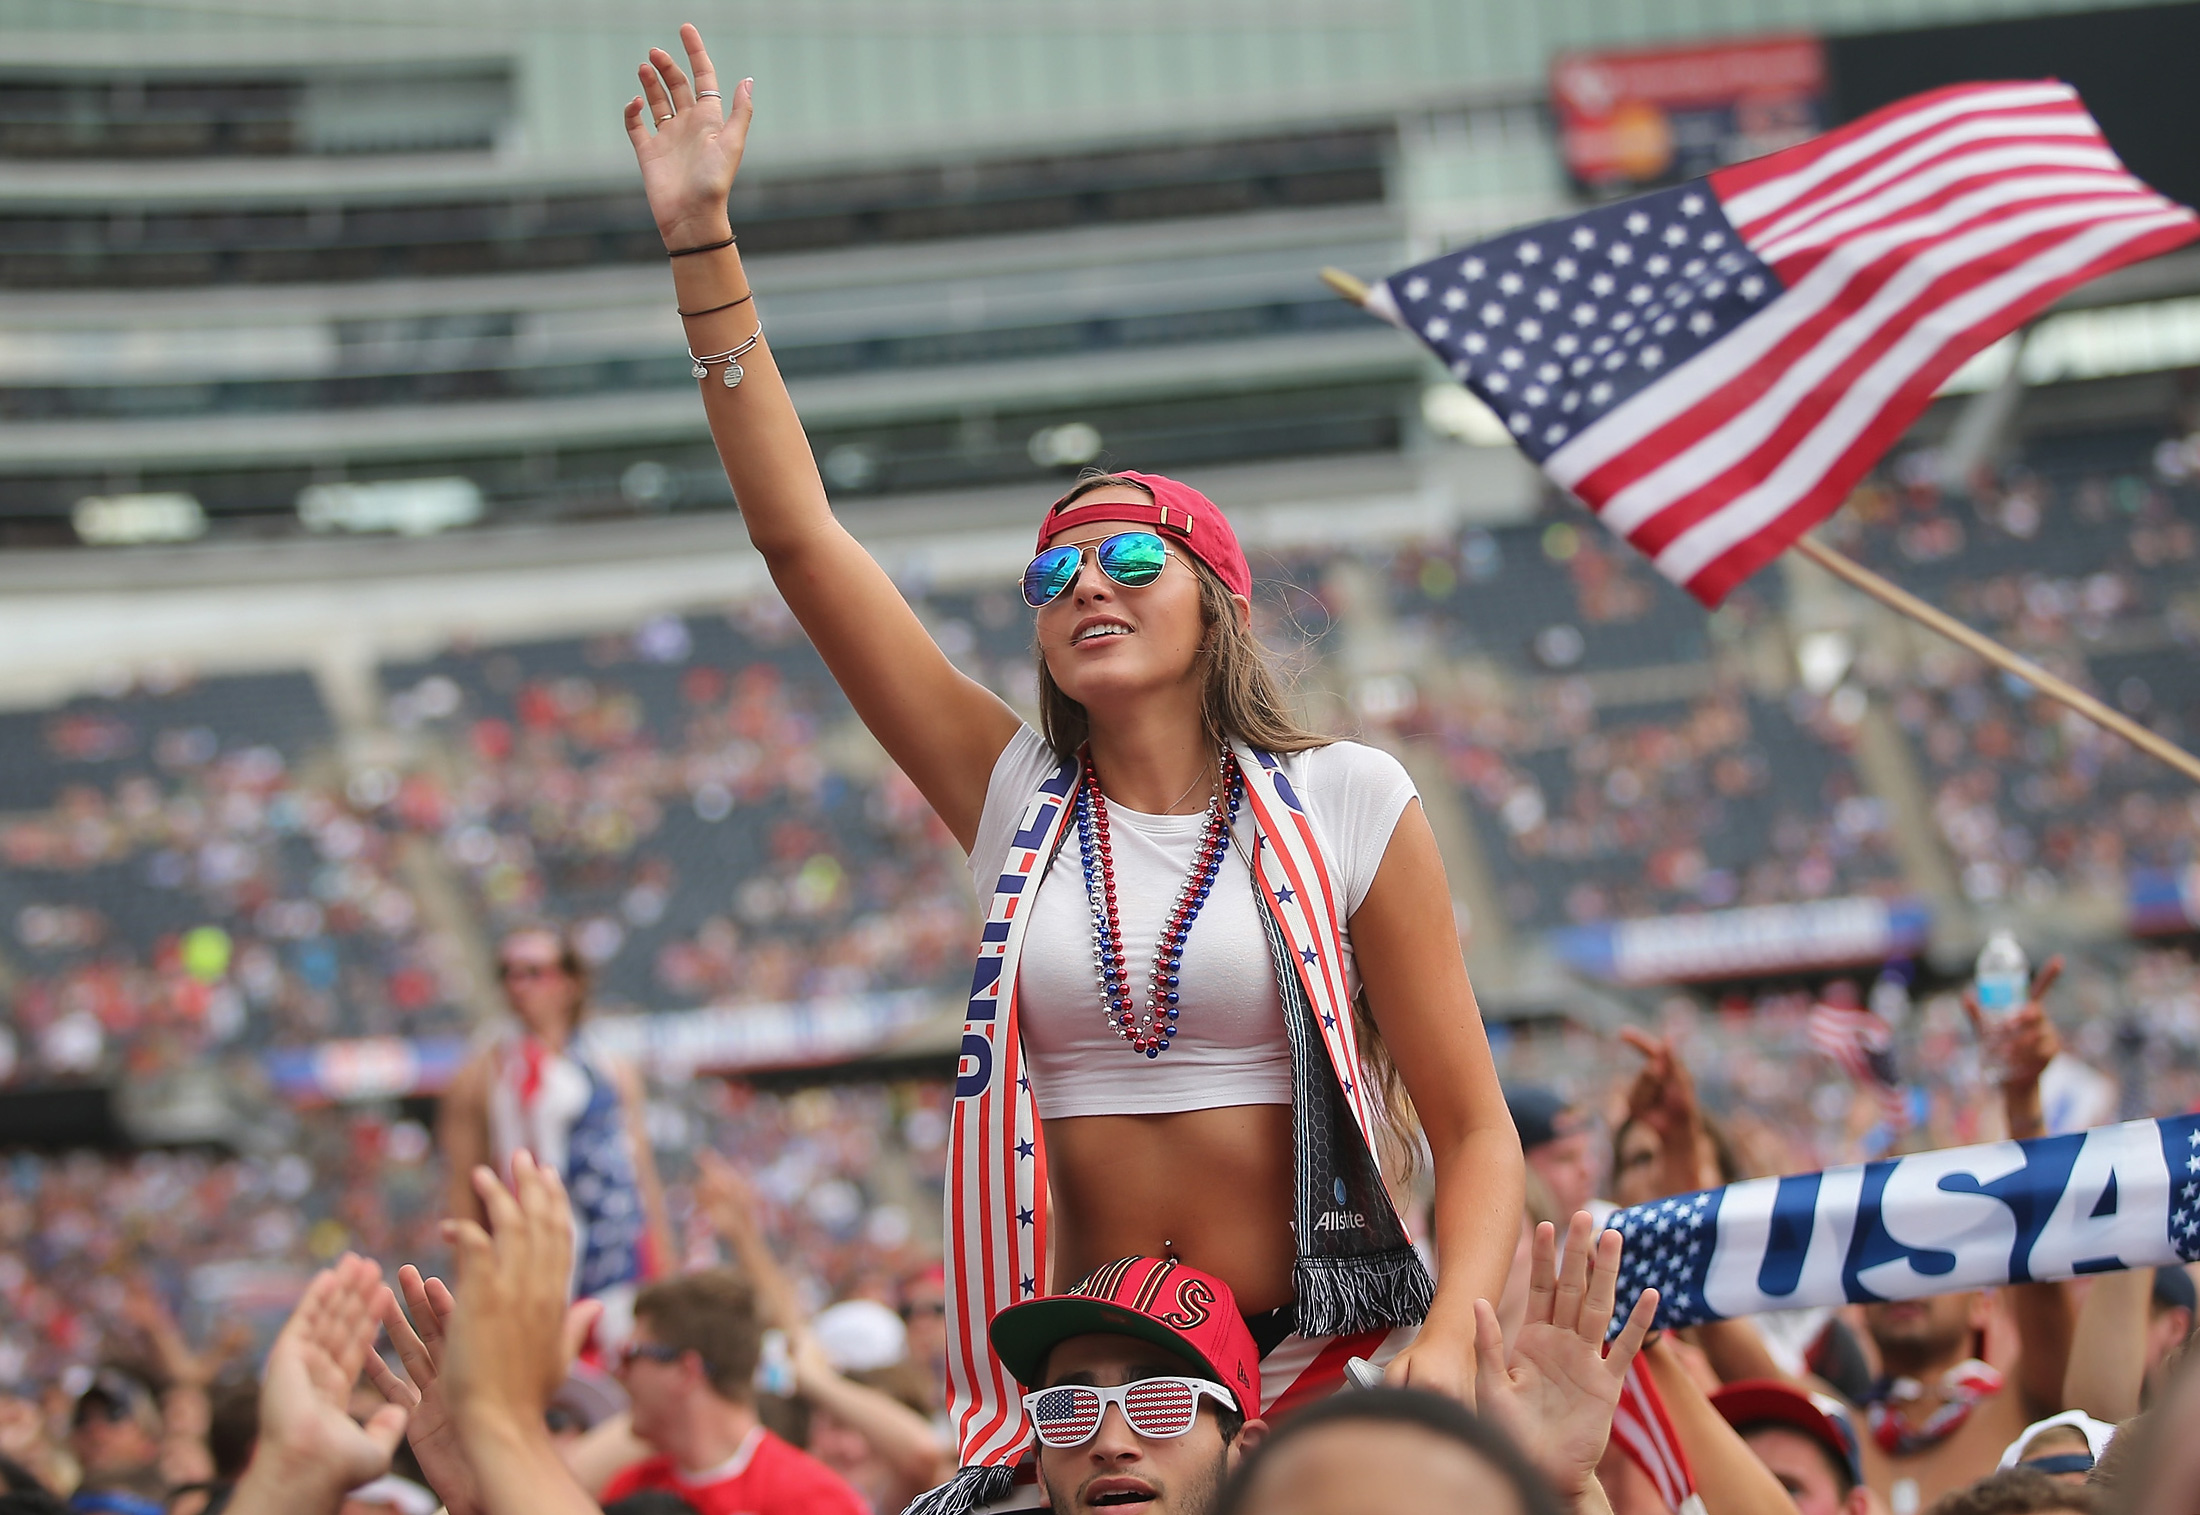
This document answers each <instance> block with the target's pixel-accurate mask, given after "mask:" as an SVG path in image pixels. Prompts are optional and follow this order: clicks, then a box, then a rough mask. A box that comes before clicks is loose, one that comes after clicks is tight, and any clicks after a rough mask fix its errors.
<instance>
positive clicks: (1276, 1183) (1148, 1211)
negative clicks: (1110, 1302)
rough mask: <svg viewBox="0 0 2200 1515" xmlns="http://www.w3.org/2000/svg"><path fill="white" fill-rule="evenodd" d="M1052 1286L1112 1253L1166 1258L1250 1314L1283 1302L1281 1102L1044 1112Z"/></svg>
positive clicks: (1284, 1132) (1061, 1285)
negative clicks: (1223, 1288)
mask: <svg viewBox="0 0 2200 1515" xmlns="http://www.w3.org/2000/svg"><path fill="white" fill-rule="evenodd" d="M1046 1142H1047V1181H1048V1185H1049V1187H1050V1188H1051V1189H1052V1190H1053V1195H1054V1280H1053V1283H1054V1287H1055V1288H1056V1289H1066V1288H1068V1287H1069V1286H1070V1285H1072V1284H1074V1283H1075V1282H1076V1281H1077V1280H1078V1279H1080V1278H1082V1277H1084V1276H1085V1274H1087V1273H1089V1272H1091V1271H1092V1270H1093V1269H1094V1268H1097V1267H1099V1266H1100V1265H1101V1264H1102V1263H1108V1262H1113V1261H1115V1259H1117V1258H1119V1257H1164V1256H1169V1257H1176V1258H1180V1259H1182V1260H1183V1261H1185V1262H1187V1263H1190V1264H1191V1265H1192V1266H1193V1267H1195V1268H1200V1269H1203V1270H1205V1271H1206V1272H1209V1273H1212V1274H1214V1275H1215V1276H1216V1277H1217V1278H1220V1279H1221V1280H1222V1281H1223V1282H1224V1283H1227V1284H1228V1285H1229V1286H1230V1292H1231V1293H1233V1294H1235V1295H1236V1296H1237V1303H1238V1308H1239V1309H1240V1310H1241V1311H1243V1312H1244V1313H1246V1314H1248V1315H1258V1314H1260V1313H1261V1312H1262V1311H1264V1310H1273V1309H1275V1308H1277V1307H1278V1306H1280V1305H1287V1304H1289V1303H1290V1302H1291V1298H1292V1295H1291V1262H1292V1259H1293V1257H1294V1256H1295V1253H1296V1249H1295V1247H1294V1246H1293V1244H1292V1237H1291V1107H1290V1106H1289V1105H1225V1106H1223V1107H1221V1108H1219V1109H1214V1110H1184V1111H1178V1112H1175V1113H1172V1114H1168V1115H1075V1116H1063V1117H1060V1118H1057V1119H1054V1120H1050V1121H1048V1122H1046Z"/></svg>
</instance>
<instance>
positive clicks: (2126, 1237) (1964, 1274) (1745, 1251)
mask: <svg viewBox="0 0 2200 1515" xmlns="http://www.w3.org/2000/svg"><path fill="white" fill-rule="evenodd" d="M1605 1224H1606V1225H1607V1226H1609V1227H1610V1228H1612V1229H1613V1230H1616V1231H1618V1232H1620V1233H1621V1234H1622V1235H1623V1236H1624V1237H1625V1238H1626V1250H1625V1252H1624V1253H1623V1254H1622V1256H1621V1259H1620V1275H1619V1295H1618V1297H1619V1298H1621V1299H1633V1298H1634V1297H1635V1296H1636V1295H1637V1294H1638V1293H1639V1292H1641V1291H1642V1290H1643V1289H1645V1288H1654V1289H1656V1290H1657V1291H1658V1293H1659V1295H1660V1300H1659V1304H1658V1324H1659V1325H1660V1326H1669V1327H1679V1326H1688V1325H1694V1324H1696V1323H1697V1322H1699V1321H1705V1320H1723V1319H1729V1318H1732V1317H1735V1316H1741V1315H1757V1314H1761V1313H1763V1312H1765V1311H1768V1310H1789V1309H1802V1308H1809V1307H1813V1306H1823V1305H1840V1304H1869V1303H1872V1302H1874V1301H1878V1300H1889V1299H1920V1298H1923V1297H1925V1296H1927V1295H1931V1294H1947V1293H1950V1292H1953V1291H1956V1290H1963V1289H1983V1288H1990V1287H1993V1286H1995V1285H1998V1284H2012V1283H2031V1282H2035V1281H2044V1280H2048V1279H2056V1278H2071V1277H2075V1276H2076V1275H2078V1274H2080V1273H2102V1272H2110V1271H2114V1270H2117V1269H2122V1268H2151V1267H2156V1266H2159V1265H2162V1264H2165V1263H2183V1262H2194V1261H2200V1115H2178V1116H2170V1117H2167V1118H2165V1119H2161V1120H2136V1121H2126V1122H2124V1123H2123V1124H2121V1125H2115V1126H2096V1127H2094V1128H2093V1129H2092V1130H2089V1131H2074V1132H2071V1133H2070V1134H2068V1135H2064V1136H2038V1137H2032V1138H2029V1139H2027V1140H2024V1141H2000V1142H1986V1143H1983V1144H1981V1145H1978V1146H1972V1147H1945V1148H1940V1149H1937V1150H1935V1151H1930V1152H1913V1153H1910V1154H1909V1155H1907V1156H1904V1157H1899V1158H1893V1159H1889V1160H1886V1161H1882V1162H1873V1163H1859V1164H1854V1165H1851V1166H1848V1167H1842V1168H1828V1169H1826V1170H1825V1171H1824V1172H1822V1173H1791V1174H1788V1175H1786V1176H1784V1177H1779V1178H1753V1179H1748V1180H1745V1181H1744V1182H1742V1183H1737V1184H1728V1185H1726V1186H1725V1187H1724V1188H1719V1189H1706V1190H1703V1191H1701V1192H1699V1193H1695V1194H1678V1195H1674V1196H1673V1197H1671V1198H1669V1199H1661V1200H1655V1201H1652V1202H1651V1203H1649V1204H1643V1205H1636V1206H1633V1207H1631V1208H1629V1209H1625V1210H1616V1211H1614V1212H1613V1213H1612V1214H1611V1216H1610V1217H1609V1218H1608V1219H1607V1220H1606V1221H1605Z"/></svg>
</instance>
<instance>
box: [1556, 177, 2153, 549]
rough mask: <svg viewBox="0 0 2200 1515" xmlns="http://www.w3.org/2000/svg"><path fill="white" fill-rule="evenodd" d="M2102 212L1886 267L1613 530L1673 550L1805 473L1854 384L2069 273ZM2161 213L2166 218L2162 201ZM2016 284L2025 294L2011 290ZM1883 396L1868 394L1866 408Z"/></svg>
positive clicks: (1630, 495) (2051, 209)
mask: <svg viewBox="0 0 2200 1515" xmlns="http://www.w3.org/2000/svg"><path fill="white" fill-rule="evenodd" d="M2100 209H2101V207H2100V205H2099V202H2096V201H2084V202H2079V203H2077V204H2072V205H2053V206H2045V207H2040V208H2038V209H2035V210H2033V211H2031V212H2029V213H2027V214H2024V215H2020V216H2011V217H2009V218H2007V219H2004V220H2000V221H1997V222H1990V223H1988V224H1986V225H1983V226H1980V227H1979V228H1977V229H1976V230H1975V231H1974V232H1973V233H1971V234H1970V235H1969V236H1968V237H1965V238H1963V239H1959V240H1958V241H1956V242H1952V243H1948V244H1945V245H1943V246H1942V247H1939V248H1936V249H1935V250H1934V251H1933V252H1931V253H1928V254H1926V255H1925V256H1923V257H1920V258H1917V259H1914V260H1912V261H1910V262H1909V263H1907V264H1904V265H1900V266H1897V267H1893V268H1891V269H1886V270H1883V271H1886V272H1890V273H1891V275H1892V277H1890V278H1888V279H1887V280H1886V282H1885V283H1884V284H1882V285H1881V286H1880V287H1879V288H1878V289H1877V290H1876V291H1875V292H1874V293H1873V294H1872V296H1871V298H1870V299H1869V300H1868V301H1867V302H1866V303H1865V304H1864V305H1863V307H1862V308H1861V309H1858V310H1856V311H1854V312H1853V313H1850V314H1847V315H1846V316H1845V317H1844V318H1843V319H1841V320H1840V321H1839V322H1838V324H1833V323H1831V321H1830V320H1829V321H1828V322H1827V323H1824V324H1825V325H1826V326H1830V329H1827V330H1824V331H1823V334H1822V335H1821V334H1819V333H1818V332H1814V331H1805V332H1802V333H1798V341H1797V342H1795V343H1793V344H1788V345H1789V346H1790V347H1792V348H1794V349H1795V350H1793V351H1777V350H1776V351H1775V353H1774V354H1773V357H1774V358H1775V360H1776V362H1775V364H1774V365H1773V366H1774V367H1775V368H1776V369H1777V371H1778V375H1779V376H1778V378H1776V379H1775V380H1774V381H1773V382H1772V384H1771V385H1770V387H1768V388H1765V389H1763V390H1762V391H1761V392H1760V393H1759V394H1758V395H1757V396H1756V397H1755V398H1754V400H1753V402H1752V403H1751V404H1749V405H1748V407H1747V408H1746V409H1744V410H1742V411H1740V412H1739V413H1738V414H1736V415H1734V416H1733V417H1732V418H1730V419H1729V420H1727V421H1726V423H1725V424H1724V425H1722V426H1721V427H1720V428H1719V429H1718V430H1717V431H1714V432H1712V433H1710V434H1709V435H1707V436H1704V437H1703V438H1702V439H1701V440H1699V441H1698V442H1696V443H1695V444H1694V445H1692V446H1690V447H1688V448H1687V449H1686V450H1685V451H1683V452H1680V453H1678V454H1676V455H1675V456H1674V457H1672V458H1671V459H1670V460H1668V461H1667V462H1666V463H1664V464H1663V465H1662V466H1660V467H1659V468H1658V470H1657V471H1656V472H1655V473H1652V474H1650V475H1648V476H1646V477H1644V478H1643V479H1641V480H1639V481H1638V482H1636V483H1634V484H1631V485H1629V486H1627V487H1626V488H1624V489H1621V490H1619V491H1618V492H1617V493H1616V494H1614V495H1613V496H1612V497H1611V498H1610V499H1609V500H1607V501H1606V502H1605V503H1604V505H1603V506H1602V507H1601V508H1600V509H1599V511H1598V514H1599V515H1600V516H1602V517H1603V518H1604V519H1605V520H1606V522H1607V523H1608V524H1609V525H1610V526H1611V527H1612V529H1613V530H1615V531H1619V532H1622V533H1624V534H1626V535H1627V536H1628V537H1630V538H1631V539H1633V538H1636V537H1638V535H1639V536H1640V538H1641V540H1639V541H1638V542H1637V545H1638V546H1640V547H1641V548H1642V549H1643V550H1644V551H1646V552H1649V553H1652V554H1653V555H1655V554H1656V553H1658V552H1660V551H1662V550H1663V549H1664V548H1665V547H1666V545H1667V544H1668V543H1669V542H1670V541H1672V540H1673V538H1674V537H1675V536H1677V535H1678V534H1679V533H1680V532H1682V531H1683V530H1686V529H1688V528H1690V527H1693V526H1694V525H1695V524H1696V523H1697V522H1698V521H1699V520H1701V519H1702V518H1703V517H1704V516H1705V515H1706V514H1708V513H1710V512H1712V511H1715V510H1724V509H1728V508H1731V507H1732V506H1734V505H1737V504H1739V503H1741V500H1742V499H1746V498H1747V496H1746V495H1744V496H1741V497H1739V498H1737V496H1736V494H1735V490H1736V488H1737V487H1743V488H1749V489H1754V488H1756V487H1757V486H1759V485H1760V484H1762V483H1763V482H1765V480H1766V479H1767V478H1768V476H1770V475H1772V474H1773V473H1774V472H1775V471H1776V470H1778V469H1791V468H1794V467H1795V466H1797V460H1798V457H1799V451H1798V448H1799V444H1800V443H1801V442H1802V441H1803V440H1804V437H1805V435H1806V434H1808V433H1810V432H1813V431H1815V429H1816V427H1817V425H1818V424H1819V423H1820V422H1821V420H1822V419H1823V418H1825V417H1826V416H1827V415H1829V414H1830V413H1835V412H1838V411H1839V410H1840V409H1841V408H1842V407H1844V406H1847V407H1849V408H1850V409H1851V410H1853V409H1855V408H1856V406H1857V405H1858V404H1859V403H1860V402H1859V399H1858V397H1857V391H1856V389H1855V388H1854V387H1853V386H1854V385H1855V384H1857V383H1858V382H1859V381H1860V380H1862V379H1864V378H1865V377H1866V376H1867V375H1868V374H1869V373H1870V372H1871V370H1872V365H1874V364H1875V363H1877V362H1878V361H1880V360H1881V358H1882V356H1883V355H1884V354H1885V353H1886V352H1887V351H1889V350H1890V349H1899V348H1902V347H1906V346H1914V344H1915V343H1916V341H1917V339H1918V337H1919V335H1920V334H1921V333H1929V332H1933V331H1936V330H1937V329H1938V325H1939V323H1941V322H1943V321H1945V320H1948V319H1950V318H1949V317H1948V316H1947V315H1945V314H1944V313H1945V312H1948V311H1950V310H1954V311H1956V312H1957V317H1956V318H1957V319H1961V320H1962V323H1963V324H1962V328H1961V329H1959V330H1957V331H1951V332H1948V333H1947V334H1946V337H1945V338H1944V339H1943V340H1949V339H1953V338H1954V337H1957V336H1960V335H1961V334H1962V330H1963V329H1968V328H1969V327H1971V326H1972V325H1974V324H1975V323H1976V321H1978V320H1983V319H1986V318H1987V316H1988V315H1990V314H1991V310H1992V309H1994V308H1998V307H1999V306H2000V305H2003V304H2006V303H2008V302H2009V301H2011V300H2014V299H2017V298H2021V296H2022V295H2023V294H2024V293H2026V292H2027V291H2029V290H2030V289H2031V288H2033V287H2036V286H2037V285H2038V284H2039V283H2042V282H2045V281H2047V280H2049V279H2051V278H2053V277H2054V276H2055V275H2056V274H2058V273H2060V272H2062V271H2063V270H2062V269H2061V268H2060V267H2059V266H2053V265H2050V266H2046V267H2043V266H2042V260H2043V259H2045V258H2049V257H2052V256H2054V255H2055V254H2056V251H2057V244H2058V243H2060V244H2068V243H2070V242H2072V241H2075V240H2079V239H2082V238H2083V237H2084V236H2085V235H2086V234H2087V233H2088V229H2089V228H2094V227H2097V221H2098V216H2099V213H2100ZM2149 209H2150V210H2151V211H2152V212H2154V213H2156V214H2159V212H2160V206H2159V204H2157V205H2156V206H2153V207H2149ZM2110 224H2111V225H2122V224H2126V223H2115V222H2112V223H2110ZM2062 256H2064V257H2068V256H2070V254H2068V253H2067V252H2065V253H2063V254H2062ZM2012 263H2013V264H2014V265H2015V267H2014V268H2011V267H2010V266H2009V265H2010V264H2012ZM2008 280H2017V281H2019V282H2020V284H2021V286H2022V287H2020V288H2016V289H2009V290H2006V291H2005V290H2004V284H2005V281H2008ZM1981 291H1983V293H1981ZM1978 301H1984V302H1987V304H1988V305H1989V309H1988V310H1984V311H1981V312H1980V313H1979V314H1978V315H1976V316H1970V315H1967V314H1965V312H1967V311H1968V310H1969V308H1970V304H1971V303H1973V302H1978ZM1839 310H1840V307H1838V306H1837V307H1835V312H1838V311H1839ZM1830 314H1831V313H1829V315H1830ZM1937 346H1938V344H1937V343H1936V344H1935V347H1936V348H1937ZM1872 398H1873V397H1872V396H1869V395H1867V396H1864V397H1862V401H1861V403H1867V404H1868V403H1870V401H1871V399H1872ZM1813 476H1815V475H1813Z"/></svg>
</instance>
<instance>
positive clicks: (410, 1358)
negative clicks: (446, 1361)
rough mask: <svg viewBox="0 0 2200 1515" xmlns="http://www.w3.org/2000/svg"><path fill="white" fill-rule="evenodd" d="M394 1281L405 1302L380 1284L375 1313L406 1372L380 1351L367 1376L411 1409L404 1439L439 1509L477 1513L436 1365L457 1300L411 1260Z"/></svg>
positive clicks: (470, 1474) (476, 1496)
mask: <svg viewBox="0 0 2200 1515" xmlns="http://www.w3.org/2000/svg"><path fill="white" fill-rule="evenodd" d="M397 1283H398V1287H399V1288H401V1289H403V1290H404V1292H405V1302H404V1304H403V1305H399V1304H398V1302H397V1295H396V1294H394V1293H392V1292H391V1291H390V1289H389V1288H388V1287H387V1286H386V1285H385V1286H384V1288H383V1290H382V1296H381V1308H380V1312H379V1313H380V1317H381V1321H382V1328H383V1329H384V1330H385V1331H387V1332H388V1333H389V1337H390V1344H391V1345H392V1346H394V1347H395V1348H396V1349H397V1357H398V1360H399V1361H400V1362H402V1363H403V1364H404V1365H405V1372H404V1374H403V1375H400V1374H398V1373H397V1372H395V1371H393V1370H392V1369H391V1367H390V1365H389V1364H388V1363H386V1362H384V1361H383V1360H382V1358H381V1356H380V1355H379V1354H370V1355H369V1356H368V1358H367V1365H366V1366H367V1377H368V1378H369V1379H370V1380H371V1381H372V1382H373V1384H374V1386H375V1387H376V1388H377V1389H379V1390H381V1391H382V1396H383V1398H385V1399H387V1400H389V1402H390V1403H392V1404H395V1405H403V1406H405V1407H407V1408H408V1409H410V1410H411V1412H412V1420H411V1423H410V1424H409V1425H408V1426H407V1427H406V1430H405V1438H406V1440H407V1441H409V1442H410V1443H411V1444H412V1449H413V1456H414V1458H415V1459H417V1460H418V1461H419V1463H420V1471H421V1473H422V1474H423V1475H424V1476H425V1477H426V1478H427V1480H428V1486H429V1487H430V1488H432V1489H434V1490H435V1492H436V1496H437V1497H438V1498H440V1499H441V1500H442V1501H443V1507H444V1509H445V1510H446V1511H448V1512H449V1515H478V1512H479V1510H480V1509H481V1497H480V1491H479V1489H478V1488H477V1487H476V1486H475V1483H474V1471H473V1468H472V1467H471V1466H470V1465H469V1464H468V1463H467V1461H466V1453H465V1450H464V1449H463V1448H462V1447H461V1446H460V1445H459V1440H458V1425H457V1422H456V1421H454V1420H453V1419H452V1416H451V1405H450V1401H449V1400H448V1399H446V1398H445V1397H444V1393H443V1373H442V1367H441V1363H442V1358H443V1355H444V1353H445V1351H446V1350H447V1337H448V1335H449V1331H450V1321H451V1316H452V1314H453V1313H454V1312H455V1311H456V1310H457V1308H458V1301H457V1300H455V1299H454V1298H452V1296H451V1291H450V1287H449V1286H448V1285H446V1284H445V1283H444V1282H443V1280H442V1279H440V1278H424V1277H422V1276H421V1272H420V1270H419V1269H418V1268H416V1267H414V1266H413V1265H412V1264H411V1263H407V1264H405V1266H403V1267H402V1268H399V1269H398V1270H397Z"/></svg>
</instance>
